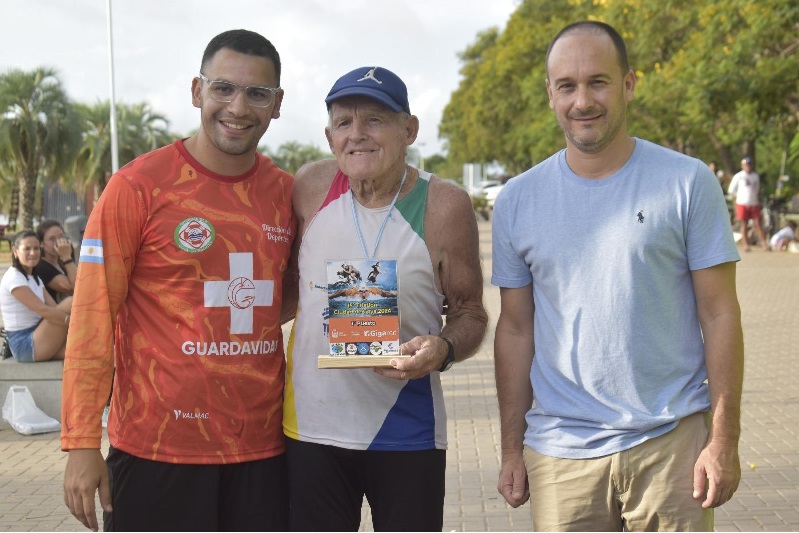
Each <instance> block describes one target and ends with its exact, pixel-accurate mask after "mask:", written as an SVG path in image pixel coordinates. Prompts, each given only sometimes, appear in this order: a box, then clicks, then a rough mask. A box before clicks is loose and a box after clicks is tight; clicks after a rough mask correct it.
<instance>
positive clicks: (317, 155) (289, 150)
mask: <svg viewBox="0 0 799 533" xmlns="http://www.w3.org/2000/svg"><path fill="white" fill-rule="evenodd" d="M259 150H260V151H261V153H264V154H266V155H267V156H269V158H270V159H272V161H274V162H275V164H276V165H277V166H278V167H280V168H282V169H283V170H285V171H286V172H288V173H289V174H296V173H297V170H298V169H299V168H300V167H301V166H302V165H304V164H305V163H308V162H311V161H317V160H319V159H324V158H328V157H332V155H331V154H330V152H325V151H324V150H322V149H320V148H318V147H316V146H315V145H312V144H301V143H298V142H297V141H289V142H286V143H283V144H281V145H280V148H278V149H277V152H275V153H272V152H270V150H269V148H259Z"/></svg>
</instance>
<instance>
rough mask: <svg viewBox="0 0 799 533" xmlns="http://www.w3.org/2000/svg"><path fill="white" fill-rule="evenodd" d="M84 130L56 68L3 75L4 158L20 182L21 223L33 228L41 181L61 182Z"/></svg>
mask: <svg viewBox="0 0 799 533" xmlns="http://www.w3.org/2000/svg"><path fill="white" fill-rule="evenodd" d="M79 143H80V128H79V126H78V120H76V114H75V111H74V108H73V106H72V104H71V103H70V101H69V98H67V95H66V92H65V91H64V89H63V86H62V84H61V81H60V80H59V79H58V76H57V75H56V72H55V71H54V70H53V69H48V68H38V69H35V70H33V71H22V70H18V69H14V70H9V71H7V72H6V73H5V74H2V75H0V160H2V161H3V167H2V168H3V174H4V175H5V176H10V177H11V179H16V180H17V182H18V184H19V206H20V212H19V221H20V223H21V225H22V227H24V228H30V227H32V226H33V217H34V202H35V199H36V193H37V186H38V184H39V182H40V180H44V179H46V180H57V179H58V178H59V176H60V175H61V174H62V173H63V172H64V171H66V170H67V169H68V168H69V167H70V165H71V164H72V162H73V160H74V157H75V154H76V152H77V149H78V146H79Z"/></svg>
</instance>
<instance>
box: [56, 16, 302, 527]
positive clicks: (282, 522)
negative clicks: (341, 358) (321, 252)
mask: <svg viewBox="0 0 799 533" xmlns="http://www.w3.org/2000/svg"><path fill="white" fill-rule="evenodd" d="M191 91H192V103H193V104H194V106H195V107H197V108H199V109H200V110H201V117H202V127H201V128H200V129H199V131H198V132H197V133H196V134H195V135H193V136H192V137H190V138H188V139H183V140H179V141H176V142H175V143H173V144H171V145H169V146H166V147H163V148H161V149H158V150H155V151H153V152H150V153H148V154H145V155H143V156H141V157H139V158H137V159H136V160H134V161H132V162H131V163H129V164H128V165H127V166H125V167H124V168H122V169H121V170H120V171H119V172H118V173H117V174H115V175H114V176H113V177H112V179H111V181H110V182H109V184H108V187H107V188H106V190H105V191H104V193H103V195H102V196H101V198H100V201H99V202H98V203H97V206H96V207H95V208H94V210H93V211H92V213H91V216H90V217H89V221H88V224H87V227H86V231H85V234H84V240H83V245H82V248H81V253H80V268H79V270H78V278H77V282H76V290H75V297H74V305H73V308H72V309H73V314H72V321H71V322H72V323H71V326H70V331H69V338H68V343H67V344H68V346H67V354H66V361H65V365H64V386H63V390H64V397H63V405H62V422H63V429H62V435H61V446H62V449H63V450H65V451H68V452H69V458H68V460H67V467H66V473H65V479H64V500H65V502H66V504H67V506H68V507H69V509H70V511H71V512H72V514H74V515H75V516H76V517H77V518H78V519H79V520H80V521H81V522H82V523H83V524H84V525H85V526H86V527H89V528H91V529H93V530H95V531H96V530H97V528H98V524H97V519H96V515H95V506H94V498H95V492H96V491H99V494H100V504H101V505H102V508H103V511H104V524H103V525H104V529H105V530H106V531H114V530H120V531H152V530H158V531H170V530H184V531H187V530H194V531H204V530H209V531H210V530H212V531H222V530H239V531H245V530H261V531H264V530H285V529H287V527H288V523H287V518H286V517H287V497H286V473H285V463H284V458H283V456H284V442H283V434H282V428H281V425H282V402H283V384H284V368H285V362H284V355H283V343H282V334H281V328H280V324H281V305H282V303H283V300H284V298H283V296H282V291H283V275H284V272H285V271H286V268H287V265H288V262H289V256H290V252H291V246H292V243H293V241H294V235H295V231H296V230H295V222H294V218H293V215H292V212H291V202H290V199H291V194H292V187H293V178H292V176H291V175H289V174H287V173H286V172H283V171H282V170H280V169H279V168H277V167H276V166H275V164H274V163H273V162H272V161H271V160H270V159H269V158H267V157H264V156H262V155H260V154H259V153H258V152H257V146H258V142H259V140H260V139H261V137H262V136H263V134H264V132H266V130H267V128H268V127H269V123H270V122H271V120H272V119H276V118H278V117H279V116H280V105H281V102H282V100H283V90H282V89H280V57H279V55H278V53H277V51H276V50H275V48H274V46H273V45H272V44H271V43H270V42H269V41H268V40H267V39H265V38H264V37H262V36H261V35H258V34H257V33H253V32H250V31H246V30H233V31H228V32H225V33H222V34H220V35H218V36H216V37H214V38H213V39H212V40H211V42H210V43H209V44H208V46H207V48H206V50H205V53H204V55H203V58H202V64H201V66H200V71H199V73H198V76H197V77H195V78H194V79H193V80H192V86H191ZM286 303H287V304H288V300H287V301H286ZM287 307H290V306H288V305H287ZM114 372H115V374H114ZM112 379H113V382H114V387H113V395H112V398H111V410H110V416H109V420H108V437H109V441H110V444H111V448H110V451H109V453H108V456H107V458H106V459H105V460H104V459H103V456H102V454H101V452H100V441H101V437H102V429H101V415H102V411H103V407H104V405H105V403H106V399H107V398H108V395H109V391H110V390H111V382H112Z"/></svg>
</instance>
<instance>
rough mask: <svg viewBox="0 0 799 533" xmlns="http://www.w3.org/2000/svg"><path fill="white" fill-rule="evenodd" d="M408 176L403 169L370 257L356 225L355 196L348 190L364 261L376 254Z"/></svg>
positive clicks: (357, 224)
mask: <svg viewBox="0 0 799 533" xmlns="http://www.w3.org/2000/svg"><path fill="white" fill-rule="evenodd" d="M407 176H408V167H405V172H403V173H402V180H401V181H400V186H399V190H398V191H397V194H395V195H394V199H393V200H391V204H389V206H388V213H386V218H384V219H383V223H382V224H381V225H380V230H379V231H378V232H377V238H376V239H375V248H374V251H373V252H372V255H369V253H368V252H367V251H366V243H365V242H364V240H363V233H361V225H360V224H359V223H358V212H357V211H356V210H355V194H353V192H352V188H350V205H351V206H352V220H353V221H355V232H356V233H357V234H358V240H360V241H361V250H363V255H364V257H366V259H372V258H373V257H374V256H375V254H377V247H378V246H379V245H380V238H381V237H383V230H384V229H386V224H388V219H389V218H391V211H392V210H393V209H394V205H395V204H396V203H397V199H399V195H400V191H402V186H403V185H405V178H406V177H407Z"/></svg>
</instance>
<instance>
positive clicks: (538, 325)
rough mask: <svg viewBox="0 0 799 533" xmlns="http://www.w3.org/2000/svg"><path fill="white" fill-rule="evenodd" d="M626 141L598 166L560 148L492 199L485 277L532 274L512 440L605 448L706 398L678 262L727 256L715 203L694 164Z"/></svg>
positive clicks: (693, 318)
mask: <svg viewBox="0 0 799 533" xmlns="http://www.w3.org/2000/svg"><path fill="white" fill-rule="evenodd" d="M635 141H636V144H635V149H634V151H633V154H632V156H631V157H630V159H629V161H627V163H626V164H625V165H624V166H623V167H622V168H621V169H620V170H619V171H618V172H616V173H615V174H613V175H611V176H609V177H607V178H604V179H598V180H590V179H584V178H581V177H579V176H577V175H576V174H574V173H573V172H572V171H571V169H569V167H568V165H567V164H566V155H565V154H566V153H565V151H561V152H559V153H557V154H555V155H553V156H552V157H550V158H549V159H547V160H546V161H543V162H542V163H540V164H539V165H537V166H535V167H534V168H532V169H530V170H528V171H527V172H525V173H523V174H521V175H520V176H517V177H515V178H513V179H512V180H510V181H509V182H508V183H507V184H506V185H505V187H504V190H503V191H502V192H501V193H500V195H499V197H498V198H497V199H496V203H495V205H494V222H493V275H492V278H491V282H492V283H493V284H494V285H497V286H499V287H508V288H519V287H524V286H526V285H528V284H530V283H532V290H533V298H534V301H535V319H534V336H535V357H534V358H533V366H532V370H531V373H530V379H531V381H532V386H533V395H534V401H533V406H532V408H531V409H530V411H529V412H528V413H527V417H526V418H527V431H526V433H525V445H527V446H529V447H531V448H532V449H534V450H535V451H537V452H539V453H541V454H544V455H550V456H554V457H563V458H591V457H600V456H602V455H607V454H610V453H615V452H618V451H621V450H625V449H629V448H632V447H633V446H636V445H638V444H640V443H641V442H643V441H645V440H648V439H650V438H654V437H657V436H659V435H662V434H664V433H666V432H667V431H670V430H671V429H673V428H674V427H675V426H676V424H677V422H678V421H679V420H680V419H681V418H683V417H685V416H688V415H690V414H693V413H696V412H700V411H707V410H709V408H710V397H709V392H708V387H707V384H706V383H705V380H706V379H707V372H706V368H705V361H704V344H703V341H702V333H701V331H700V326H699V319H698V316H697V311H696V300H695V298H694V290H693V282H692V278H691V271H692V270H699V269H703V268H708V267H711V266H714V265H718V264H721V263H726V262H730V261H738V260H740V256H739V254H738V252H737V250H736V247H735V242H734V240H733V237H732V231H731V228H730V222H729V215H728V212H727V206H726V203H725V201H724V197H723V194H722V191H721V189H720V188H719V185H718V180H717V179H716V177H715V176H713V173H712V172H711V171H710V169H709V168H708V167H707V166H706V165H704V164H702V163H701V162H700V161H698V160H696V159H694V158H691V157H688V156H685V155H683V154H679V153H677V152H674V151H672V150H669V149H666V148H663V147H661V146H658V145H655V144H653V143H650V142H648V141H645V140H641V139H636V140H635Z"/></svg>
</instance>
